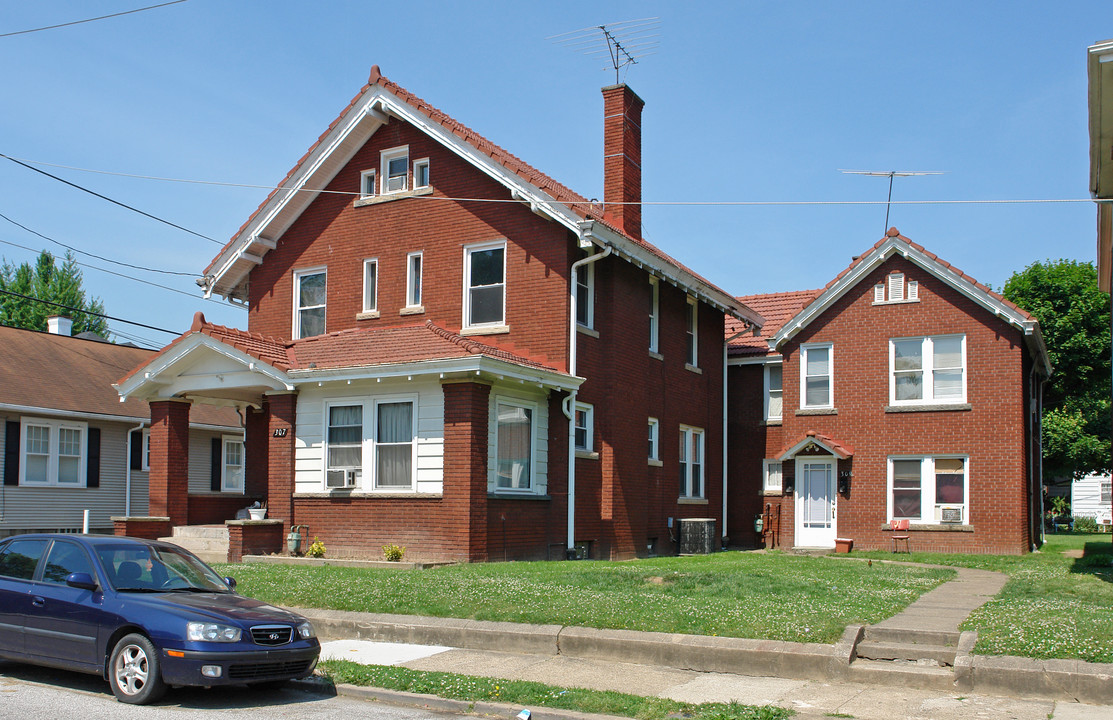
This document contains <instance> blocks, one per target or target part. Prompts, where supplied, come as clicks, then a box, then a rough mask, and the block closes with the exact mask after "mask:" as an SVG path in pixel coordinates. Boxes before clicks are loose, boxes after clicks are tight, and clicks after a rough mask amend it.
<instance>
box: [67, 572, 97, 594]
mask: <svg viewBox="0 0 1113 720" xmlns="http://www.w3.org/2000/svg"><path fill="white" fill-rule="evenodd" d="M66 584H67V585H69V586H70V587H74V588H81V589H82V590H96V589H97V583H96V581H94V580H93V576H92V575H90V574H89V573H83V572H76V573H70V574H69V575H67V576H66Z"/></svg>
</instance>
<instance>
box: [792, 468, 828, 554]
mask: <svg viewBox="0 0 1113 720" xmlns="http://www.w3.org/2000/svg"><path fill="white" fill-rule="evenodd" d="M835 533H836V530H835V461H834V460H833V459H817V458H807V459H805V458H797V459H796V543H795V544H796V545H797V546H798V547H823V548H826V547H834V546H835Z"/></svg>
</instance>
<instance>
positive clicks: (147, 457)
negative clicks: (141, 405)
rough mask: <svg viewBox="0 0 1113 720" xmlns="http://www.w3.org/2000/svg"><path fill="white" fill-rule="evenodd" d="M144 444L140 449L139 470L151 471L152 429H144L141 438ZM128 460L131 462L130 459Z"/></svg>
mask: <svg viewBox="0 0 1113 720" xmlns="http://www.w3.org/2000/svg"><path fill="white" fill-rule="evenodd" d="M141 442H142V443H143V446H142V447H141V448H140V450H139V470H140V471H141V472H150V471H151V431H150V430H144V431H143V439H142V440H141ZM128 462H131V461H130V460H129V461H128Z"/></svg>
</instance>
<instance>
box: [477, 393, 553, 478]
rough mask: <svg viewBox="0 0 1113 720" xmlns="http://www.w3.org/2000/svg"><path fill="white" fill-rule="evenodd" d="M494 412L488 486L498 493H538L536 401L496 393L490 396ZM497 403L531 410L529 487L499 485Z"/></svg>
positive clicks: (537, 410)
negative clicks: (492, 449)
mask: <svg viewBox="0 0 1113 720" xmlns="http://www.w3.org/2000/svg"><path fill="white" fill-rule="evenodd" d="M492 402H493V403H494V404H493V406H492V407H493V409H494V414H493V416H492V420H491V427H490V430H489V432H491V434H492V436H493V437H494V438H495V442H494V447H495V452H494V455H493V456H492V458H491V462H490V468H489V472H490V473H491V475H492V478H491V480H490V481H489V482H488V487H493V488H494V492H495V493H496V494H499V495H540V494H542V492H541V489H540V488H538V483H537V446H538V439H537V423H538V420H539V416H538V413H539V412H540V411H539V409H538V406H537V403H532V402H529V401H528V400H521V399H519V398H515V397H508V396H506V395H496V396H494V397H493V398H492ZM499 405H509V406H511V407H519V408H525V409H526V410H530V411H531V412H532V416H531V420H530V423H529V426H530V427H529V487H526V488H512V487H510V488H508V487H499V483H498V472H499Z"/></svg>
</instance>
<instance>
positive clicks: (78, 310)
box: [0, 290, 181, 337]
mask: <svg viewBox="0 0 1113 720" xmlns="http://www.w3.org/2000/svg"><path fill="white" fill-rule="evenodd" d="M0 295H11V296H12V297H17V298H22V299H24V300H32V301H34V302H37V303H42V304H43V305H50V306H52V307H56V308H62V309H63V310H69V311H70V312H75V313H82V314H83V315H92V316H93V317H99V318H104V319H105V320H111V321H112V322H122V323H127V324H128V325H135V326H137V327H141V328H146V329H148V330H158V331H159V332H164V333H167V334H170V335H174V336H175V337H177V336H178V335H181V333H180V332H178V331H177V330H167V329H166V328H160V327H155V326H154V325H146V324H144V323H141V322H135V321H134V320H124V319H123V318H118V317H112V316H111V315H105V314H104V313H98V312H92V311H91V310H82V309H81V308H75V307H70V306H69V305H63V304H62V303H56V302H51V301H50V300H42V299H40V298H37V297H32V296H31V295H24V294H23V293H17V292H12V291H11V290H0Z"/></svg>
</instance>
